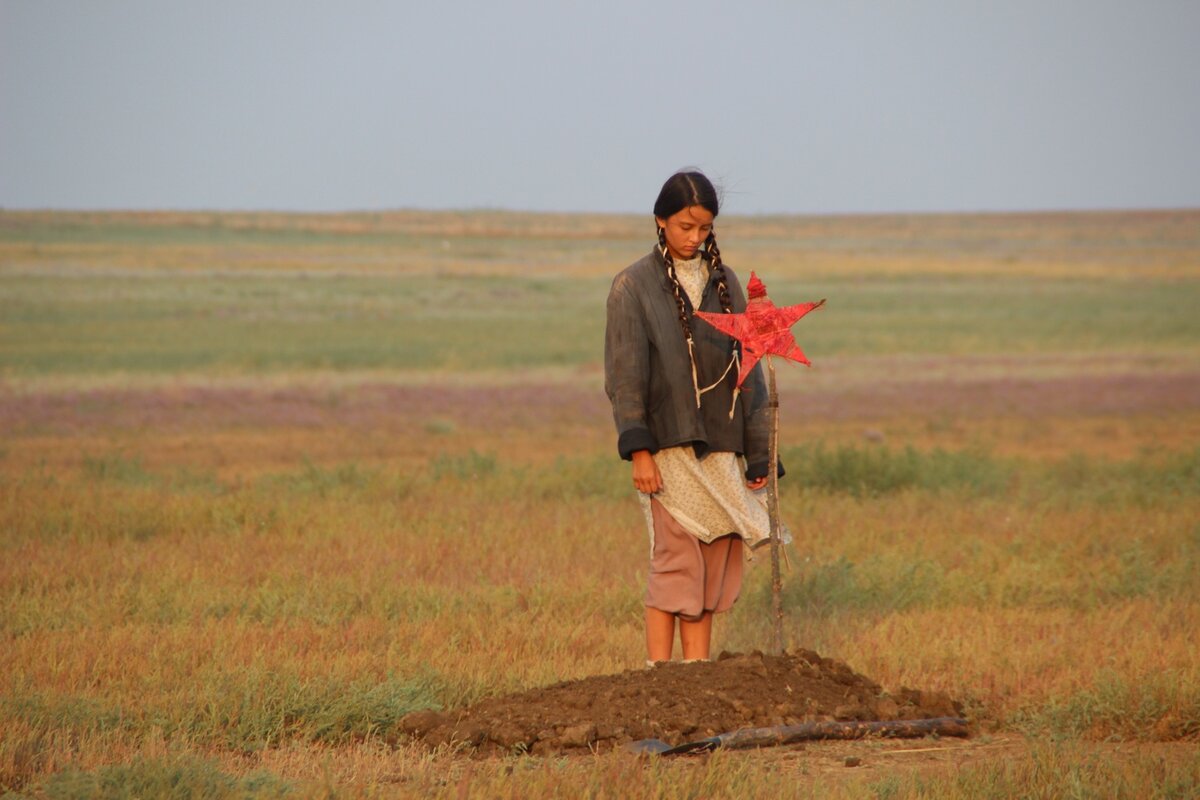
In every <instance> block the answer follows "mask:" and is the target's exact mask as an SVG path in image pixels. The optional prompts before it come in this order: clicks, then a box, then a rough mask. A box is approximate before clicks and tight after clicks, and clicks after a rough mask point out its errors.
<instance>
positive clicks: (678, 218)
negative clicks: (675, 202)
mask: <svg viewBox="0 0 1200 800" xmlns="http://www.w3.org/2000/svg"><path fill="white" fill-rule="evenodd" d="M671 221H672V222H690V223H692V224H693V225H711V224H712V221H713V214H712V212H711V211H709V210H708V209H707V208H705V207H704V206H688V207H687V208H684V209H682V210H680V211H676V212H675V213H674V214H672V215H671Z"/></svg>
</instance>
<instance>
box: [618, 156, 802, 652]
mask: <svg viewBox="0 0 1200 800" xmlns="http://www.w3.org/2000/svg"><path fill="white" fill-rule="evenodd" d="M719 210H720V208H719V202H718V198H717V192H716V190H715V189H714V188H713V185H712V183H711V182H709V180H708V178H706V177H705V176H704V175H703V174H701V173H699V172H679V173H676V174H675V175H672V176H671V177H670V178H669V179H668V180H667V182H666V183H664V184H663V187H662V190H661V191H660V192H659V195H658V200H657V201H656V202H655V203H654V223H655V226H656V229H657V232H658V245H657V246H656V247H655V248H654V249H653V250H651V252H650V253H648V254H647V255H646V256H644V257H643V258H641V259H639V260H638V261H637V262H635V263H634V264H632V265H630V266H629V267H627V268H626V269H625V270H623V271H622V272H621V273H620V274H618V275H617V277H616V278H615V279H614V280H613V284H612V289H611V291H610V292H609V295H608V326H607V329H606V332H605V343H604V370H605V372H604V376H605V377H604V383H605V391H606V392H607V393H608V397H609V400H611V401H612V407H613V418H614V420H615V421H616V425H617V436H618V438H617V450H618V451H619V452H620V454H621V458H623V459H625V460H627V461H632V462H633V485H634V486H635V487H636V488H637V490H638V492H639V493H640V494H639V498H640V500H641V503H642V510H643V511H644V512H645V515H646V522H647V526H648V528H649V532H650V570H649V576H648V579H647V586H646V594H645V598H644V602H645V606H646V650H647V656H648V663H651V664H652V663H654V662H659V661H670V660H671V652H672V650H673V648H674V644H675V620H676V619H678V620H679V639H680V644H681V646H682V650H683V658H684V660H702V659H707V658H708V657H709V647H710V641H711V636H712V619H713V614H714V613H717V612H720V611H725V610H727V609H729V608H730V607H731V606H732V605H733V603H734V601H735V600H737V596H738V592H739V591H740V589H741V582H742V547H743V541H745V542H746V543H748V544H749V545H750V546H751V547H754V546H757V545H759V544H762V543H763V542H765V541H767V540H768V538H769V535H770V520H769V517H768V515H767V511H766V508H765V498H764V497H762V496H761V495H762V494H763V492H761V491H758V490H761V489H762V488H763V487H764V486H765V485H766V482H767V468H768V463H767V462H768V460H769V457H768V445H769V443H768V436H769V433H770V432H769V424H770V421H769V418H768V410H767V407H766V399H767V398H766V394H767V393H766V389H765V384H764V381H763V377H762V369H761V367H760V366H755V368H754V371H753V372H752V373H751V374H750V376H749V377H748V378H747V379H746V381H745V383H744V384H743V386H742V389H741V390H740V391H738V390H737V389H736V388H735V383H736V381H737V375H738V372H739V369H740V367H739V362H738V359H739V355H740V353H739V350H738V348H737V346H736V344H735V342H734V341H733V340H732V339H730V338H729V337H728V336H726V335H725V334H723V333H720V332H719V331H717V330H716V329H715V328H713V327H712V326H710V325H707V324H705V323H704V322H702V321H701V320H699V319H698V318H695V317H693V311H696V310H700V311H715V312H722V311H723V312H725V313H736V312H741V311H744V310H745V308H746V298H745V295H744V293H743V292H742V287H741V285H740V284H739V283H738V279H737V276H736V275H734V274H733V271H732V270H730V269H729V268H727V267H726V266H725V265H724V264H723V263H722V261H721V251H720V250H719V249H718V248H717V239H716V235H715V233H714V232H713V220H714V219H715V218H716V216H717V213H718V211H719ZM702 245H703V247H701V246H702ZM780 474H781V475H782V469H781V470H780ZM754 492H757V494H754Z"/></svg>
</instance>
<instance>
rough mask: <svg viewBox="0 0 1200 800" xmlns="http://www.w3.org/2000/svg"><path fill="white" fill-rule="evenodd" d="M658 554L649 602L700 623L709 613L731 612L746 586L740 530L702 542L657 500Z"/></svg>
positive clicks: (653, 502)
mask: <svg viewBox="0 0 1200 800" xmlns="http://www.w3.org/2000/svg"><path fill="white" fill-rule="evenodd" d="M650 509H651V513H652V514H653V516H654V553H653V554H652V555H651V556H650V575H649V577H648V578H647V580H646V596H645V598H644V602H645V604H646V605H647V606H649V607H651V608H657V609H659V610H660V611H666V612H667V613H668V614H677V615H679V616H680V617H682V618H683V619H685V620H688V621H689V622H690V621H695V620H698V619H700V618H701V617H702V616H704V614H705V612H708V611H712V612H720V611H728V610H729V609H730V608H732V607H733V604H734V601H736V600H737V598H738V593H739V592H741V590H742V537H740V536H738V535H737V534H736V533H731V534H729V535H727V536H721V537H718V538H717V539H714V540H713V541H712V542H711V543H706V542H702V541H700V540H699V539H697V538H696V537H695V536H693V535H692V534H690V533H688V532H687V531H686V530H685V529H684V528H683V526H682V525H680V524H679V523H678V522H676V521H675V518H674V517H672V516H671V513H670V512H669V511H667V510H666V509H665V508H663V506H662V504H661V503H659V502H658V501H657V500H655V499H654V498H651V499H650Z"/></svg>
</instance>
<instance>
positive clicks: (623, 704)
mask: <svg viewBox="0 0 1200 800" xmlns="http://www.w3.org/2000/svg"><path fill="white" fill-rule="evenodd" d="M961 714H962V706H961V705H960V704H959V703H958V702H956V701H954V700H952V699H950V698H949V697H948V696H946V695H945V694H944V693H941V692H922V691H918V690H915V689H900V690H899V691H898V692H896V693H895V694H889V693H887V692H884V691H883V690H882V689H881V688H880V686H879V685H878V684H876V683H875V682H874V681H872V680H870V679H869V678H866V677H864V676H862V675H859V674H858V673H856V672H854V671H853V670H851V669H850V668H849V667H848V666H846V665H845V664H843V663H842V662H840V661H834V660H832V659H828V658H822V657H821V656H819V655H817V654H816V653H814V652H812V651H810V650H795V651H793V652H790V653H787V654H785V655H782V656H771V655H764V654H763V653H760V652H757V651H756V652H753V653H749V654H741V653H722V654H721V655H720V657H719V658H718V659H717V660H716V661H711V662H697V663H691V664H684V663H679V662H672V663H667V664H659V665H658V666H656V667H653V668H650V669H641V670H630V671H627V672H622V673H620V674H618V675H599V676H596V677H591V678H584V679H582V680H577V681H566V682H564V683H558V684H555V685H553V686H547V687H544V688H540V689H533V690H530V691H527V692H522V693H520V694H515V695H508V696H506V697H496V698H491V699H489V700H485V701H483V702H481V703H478V704H477V705H474V706H471V707H469V708H465V709H460V710H456V711H446V712H436V711H417V712H414V713H412V714H409V715H407V716H405V717H404V718H403V719H401V720H400V723H399V728H400V730H401V731H402V732H403V733H404V734H406V735H408V736H409V737H412V738H413V739H416V740H418V741H421V742H424V743H425V744H427V745H429V746H431V747H433V746H438V745H444V744H461V745H464V746H467V747H469V748H473V749H474V751H475V752H476V753H478V754H480V755H494V754H503V753H514V752H531V753H533V754H535V755H541V754H551V753H562V752H571V751H575V752H580V751H587V750H596V751H603V750H611V749H613V748H616V747H620V746H622V745H625V744H627V743H628V742H631V741H635V740H638V739H662V740H663V741H665V742H667V743H669V744H671V745H676V744H682V743H684V742H687V741H693V740H696V739H701V738H704V737H707V736H715V735H717V734H720V733H727V732H730V731H734V730H737V729H738V728H747V727H765V726H769V725H795V724H799V723H802V722H818V721H827V720H894V719H923V718H928V717H943V716H960V715H961Z"/></svg>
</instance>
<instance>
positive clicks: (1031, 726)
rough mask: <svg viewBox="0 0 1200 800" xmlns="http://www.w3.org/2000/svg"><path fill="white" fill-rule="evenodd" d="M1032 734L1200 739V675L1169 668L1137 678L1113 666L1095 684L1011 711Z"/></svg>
mask: <svg viewBox="0 0 1200 800" xmlns="http://www.w3.org/2000/svg"><path fill="white" fill-rule="evenodd" d="M1012 722H1013V725H1014V727H1016V728H1017V729H1019V730H1022V731H1025V732H1026V733H1028V734H1030V735H1032V736H1040V737H1046V736H1059V737H1074V736H1086V737H1088V738H1092V739H1109V740H1118V741H1136V740H1142V741H1146V740H1150V741H1175V740H1181V739H1182V740H1188V739H1190V740H1194V741H1200V674H1197V673H1196V671H1194V670H1190V671H1185V670H1179V669H1174V670H1166V671H1165V672H1162V673H1159V674H1156V675H1150V676H1142V677H1141V679H1140V680H1137V681H1133V680H1130V679H1129V678H1128V676H1125V675H1122V674H1120V673H1118V672H1116V671H1114V670H1112V669H1105V670H1102V671H1101V672H1100V674H1099V675H1098V676H1097V678H1096V680H1095V681H1094V682H1093V683H1092V685H1090V686H1088V687H1086V688H1081V689H1079V690H1078V691H1076V692H1074V693H1072V694H1070V695H1067V696H1065V697H1059V698H1055V699H1053V700H1051V701H1050V702H1049V703H1047V704H1046V705H1045V706H1043V707H1038V708H1027V709H1023V710H1021V711H1019V712H1017V713H1015V714H1014V715H1013V719H1012Z"/></svg>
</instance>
